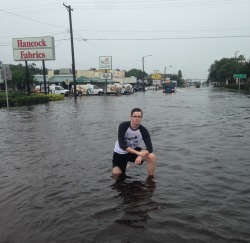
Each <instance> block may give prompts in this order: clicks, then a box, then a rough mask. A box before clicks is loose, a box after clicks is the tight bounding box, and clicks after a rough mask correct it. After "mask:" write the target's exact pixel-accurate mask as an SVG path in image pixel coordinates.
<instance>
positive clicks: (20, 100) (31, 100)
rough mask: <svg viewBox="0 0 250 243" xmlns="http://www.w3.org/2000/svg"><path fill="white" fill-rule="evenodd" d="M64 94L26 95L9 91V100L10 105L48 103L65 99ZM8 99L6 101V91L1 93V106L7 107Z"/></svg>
mask: <svg viewBox="0 0 250 243" xmlns="http://www.w3.org/2000/svg"><path fill="white" fill-rule="evenodd" d="M63 99H64V96H63V95H57V94H48V95H45V94H31V95H29V96H28V95H25V94H18V93H11V92H10V93H8V101H9V106H25V105H35V104H43V103H47V102H49V101H58V100H63ZM6 106H7V101H6V95H5V93H2V92H1V93H0V108H1V107H6Z"/></svg>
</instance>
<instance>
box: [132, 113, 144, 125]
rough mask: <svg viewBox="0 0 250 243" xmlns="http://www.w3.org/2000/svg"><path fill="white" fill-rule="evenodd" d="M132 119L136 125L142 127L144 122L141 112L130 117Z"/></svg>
mask: <svg viewBox="0 0 250 243" xmlns="http://www.w3.org/2000/svg"><path fill="white" fill-rule="evenodd" d="M130 119H131V122H132V123H133V124H134V125H140V123H141V120H142V113H141V112H140V111H136V112H133V114H132V115H131V116H130Z"/></svg>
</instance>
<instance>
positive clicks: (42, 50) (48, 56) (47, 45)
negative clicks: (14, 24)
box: [12, 36, 55, 61]
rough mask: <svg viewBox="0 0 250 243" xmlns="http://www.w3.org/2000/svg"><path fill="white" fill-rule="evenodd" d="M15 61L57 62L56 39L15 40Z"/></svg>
mask: <svg viewBox="0 0 250 243" xmlns="http://www.w3.org/2000/svg"><path fill="white" fill-rule="evenodd" d="M12 48H13V55H14V61H41V60H55V43H54V37H52V36H43V37H25V38H13V39H12Z"/></svg>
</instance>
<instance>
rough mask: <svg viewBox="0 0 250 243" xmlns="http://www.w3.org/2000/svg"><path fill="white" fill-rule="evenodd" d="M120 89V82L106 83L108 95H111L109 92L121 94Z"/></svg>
mask: <svg viewBox="0 0 250 243" xmlns="http://www.w3.org/2000/svg"><path fill="white" fill-rule="evenodd" d="M121 91H122V85H121V84H118V83H117V84H108V86H107V94H108V95H111V94H114V95H119V94H121Z"/></svg>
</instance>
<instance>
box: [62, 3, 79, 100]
mask: <svg viewBox="0 0 250 243" xmlns="http://www.w3.org/2000/svg"><path fill="white" fill-rule="evenodd" d="M63 5H64V6H65V7H66V9H67V10H68V12H69V25H70V39H71V55H72V73H73V82H74V97H75V100H76V99H77V95H76V70H75V54H74V41H73V30H72V19H71V11H73V8H71V7H70V5H68V6H67V5H65V4H63Z"/></svg>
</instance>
